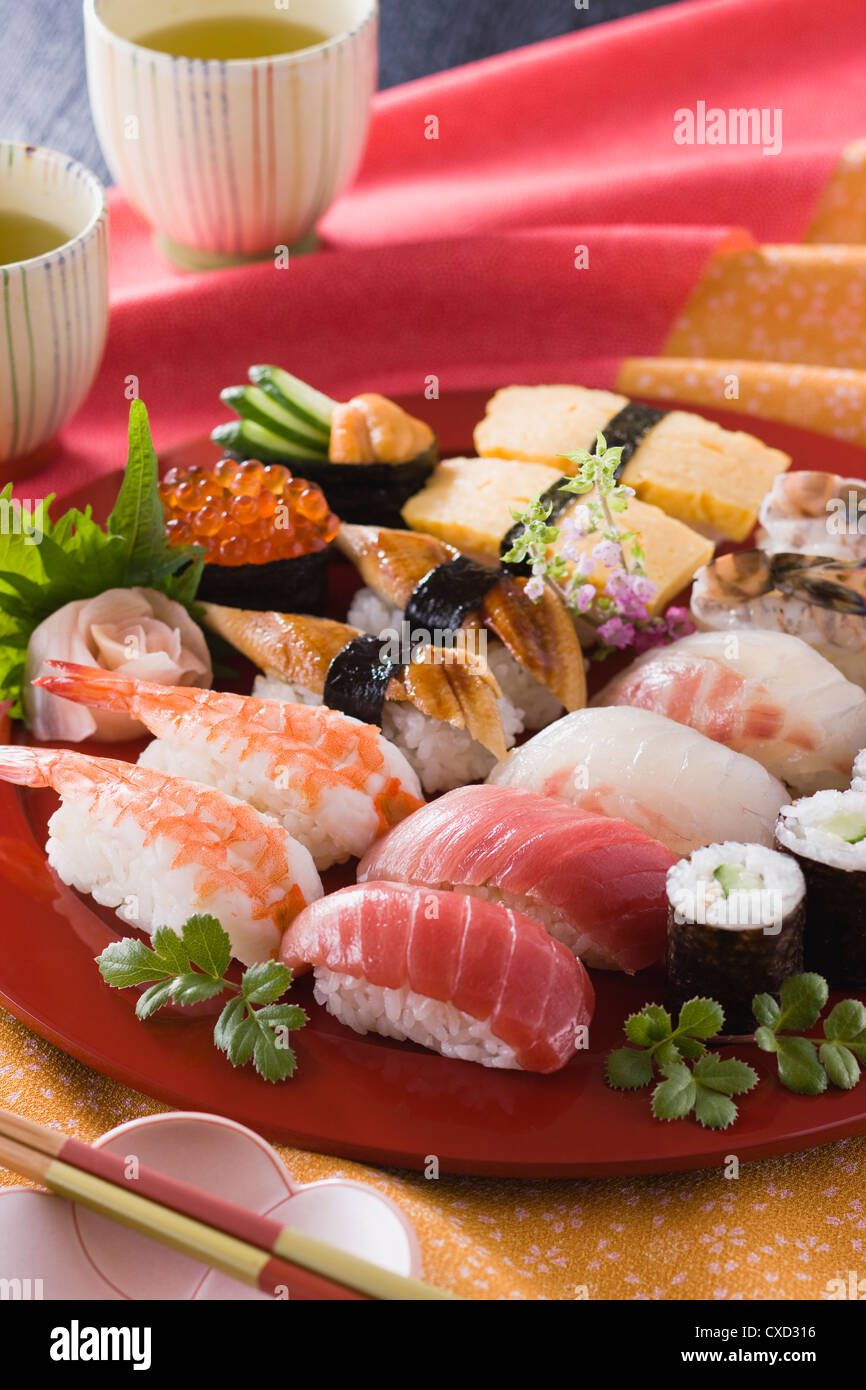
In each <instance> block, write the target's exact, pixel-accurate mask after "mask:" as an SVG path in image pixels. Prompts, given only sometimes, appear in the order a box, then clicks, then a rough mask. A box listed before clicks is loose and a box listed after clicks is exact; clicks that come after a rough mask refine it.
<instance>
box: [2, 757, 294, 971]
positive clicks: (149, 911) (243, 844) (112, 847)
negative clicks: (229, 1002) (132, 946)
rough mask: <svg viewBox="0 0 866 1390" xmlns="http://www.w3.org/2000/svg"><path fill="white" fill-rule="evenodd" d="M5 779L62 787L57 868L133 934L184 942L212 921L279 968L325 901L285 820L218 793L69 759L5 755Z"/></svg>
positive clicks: (247, 960)
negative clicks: (285, 941)
mask: <svg viewBox="0 0 866 1390" xmlns="http://www.w3.org/2000/svg"><path fill="white" fill-rule="evenodd" d="M0 779H2V780H3V781H4V782H15V783H18V784H19V785H20V786H26V787H52V788H53V789H54V791H56V792H57V793H58V794H59V796H60V798H61V805H60V809H59V810H57V811H55V812H54V815H53V816H52V817H51V819H50V821H49V822H48V845H47V850H48V862H49V863H50V864H51V865H52V867H53V868H54V869H55V870H56V872H57V874H58V875H59V877H60V878H61V879H62V880H63V882H64V883H68V884H69V885H70V886H71V887H73V888H77V889H78V890H79V892H82V893H90V894H92V896H93V897H94V898H95V899H96V901H97V902H98V903H102V905H103V906H104V907H112V908H115V909H116V911H117V915H118V917H120V918H122V919H123V921H124V922H129V924H130V925H131V926H133V927H140V928H142V929H143V930H144V931H148V932H153V931H155V930H156V928H157V927H171V929H172V930H173V931H176V932H177V933H178V934H179V933H180V930H181V928H182V926H183V924H184V923H185V922H186V921H187V919H188V918H189V917H192V916H194V915H195V914H196V913H200V912H209V913H212V914H213V916H214V917H218V918H219V920H220V922H221V923H222V925H223V927H224V928H225V930H226V931H227V932H228V935H229V938H230V940H231V946H232V954H233V955H234V956H236V957H237V959H238V960H239V961H241V962H242V963H243V964H244V965H252V964H254V963H255V962H256V961H262V960H269V959H271V958H272V957H273V956H274V955H275V954H276V951H277V948H278V947H279V944H280V938H281V937H282V934H283V932H284V931H285V929H286V927H287V926H288V925H289V923H290V922H291V921H292V919H293V918H294V917H295V916H296V915H297V914H298V912H300V911H301V909H302V908H303V907H305V906H306V905H307V904H308V903H311V902H313V901H315V899H316V898H320V897H321V896H322V884H321V881H320V879H319V875H318V873H317V872H316V866H315V864H314V863H313V860H312V858H311V856H310V853H309V850H306V849H304V846H303V845H301V844H299V843H298V841H297V840H293V839H292V837H291V835H289V834H287V833H286V831H285V830H284V829H283V827H282V826H281V825H280V824H279V822H278V821H275V820H273V819H272V817H270V816H263V815H260V814H259V812H258V811H255V810H253V808H252V806H248V805H247V803H246V802H245V801H239V800H238V799H237V798H236V797H233V796H226V794H225V793H224V792H220V791H216V790H215V789H214V788H213V787H204V786H202V785H201V784H200V783H197V782H187V781H186V780H185V779H184V778H182V777H168V776H166V774H165V773H164V772H157V771H155V770H153V769H152V768H147V767H136V766H135V764H134V763H124V762H118V761H116V760H115V759H114V758H94V757H91V756H90V755H89V754H87V753H75V752H67V751H66V750H64V749H60V748H25V747H5V748H0Z"/></svg>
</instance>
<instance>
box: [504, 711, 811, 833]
mask: <svg viewBox="0 0 866 1390" xmlns="http://www.w3.org/2000/svg"><path fill="white" fill-rule="evenodd" d="M488 781H489V782H492V783H494V784H496V785H497V786H503V787H521V788H523V789H525V790H526V791H533V792H540V793H541V794H542V795H543V796H553V797H558V798H559V799H560V800H561V801H567V802H569V803H570V804H571V805H572V806H577V807H579V808H580V809H581V810H586V811H595V812H597V813H598V814H601V815H605V816H621V817H622V818H623V819H624V820H627V821H631V823H632V825H636V826H637V827H638V828H639V829H640V830H643V831H644V832H645V833H646V834H647V835H651V836H652V837H653V838H654V839H656V840H660V841H661V843H662V844H664V845H667V847H668V849H670V850H671V851H672V852H673V853H674V854H678V855H686V854H691V852H692V850H694V849H697V848H698V847H699V846H700V845H709V844H713V843H715V842H721V841H724V840H740V841H751V842H753V843H755V844H759V845H767V846H768V847H769V846H771V845H772V843H773V829H774V826H775V823H776V817H777V815H778V813H779V808H780V806H782V805H784V803H785V802H786V801H787V800H788V793H787V792H786V790H785V787H784V786H783V785H782V783H781V782H780V781H778V779H777V778H775V777H773V776H772V775H771V774H770V773H769V772H767V770H766V768H763V767H761V765H760V763H756V762H755V760H754V759H753V758H749V757H747V756H746V755H745V754H744V753H735V752H734V751H733V750H732V749H730V748H726V747H725V746H724V744H721V743H714V742H713V740H712V739H710V738H707V737H706V735H705V734H699V733H697V732H696V731H695V730H694V729H690V728H688V727H687V726H686V725H685V724H676V723H674V721H673V720H672V719H666V718H665V717H664V715H661V714H653V713H651V712H650V711H649V710H642V709H630V708H627V707H625V706H611V707H610V708H608V709H585V710H577V711H576V712H575V713H574V714H568V715H566V716H565V718H564V719H560V720H558V721H557V723H556V724H551V725H550V726H549V728H547V729H542V731H541V732H540V733H538V734H535V736H534V737H533V738H531V739H529V740H528V741H527V742H526V743H524V744H523V745H522V747H520V748H517V749H515V751H514V752H513V753H511V754H510V755H509V757H507V758H506V759H505V760H504V761H503V762H501V763H500V764H499V766H498V767H496V768H494V770H493V772H492V773H491V774H490V777H489V778H488Z"/></svg>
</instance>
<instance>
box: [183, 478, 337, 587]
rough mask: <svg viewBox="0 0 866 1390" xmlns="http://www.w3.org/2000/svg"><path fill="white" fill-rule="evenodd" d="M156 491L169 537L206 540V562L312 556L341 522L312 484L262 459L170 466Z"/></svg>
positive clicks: (252, 561)
mask: <svg viewBox="0 0 866 1390" xmlns="http://www.w3.org/2000/svg"><path fill="white" fill-rule="evenodd" d="M159 495H160V498H161V499H162V505H163V510H164V512H165V521H166V527H165V529H166V535H167V536H168V539H169V542H170V543H171V544H173V545H201V546H204V548H205V550H206V552H207V554H206V556H205V560H206V562H209V563H212V564H218V565H263V564H268V563H269V562H270V561H272V560H292V559H295V558H297V557H298V556H299V555H312V554H314V553H315V552H317V551H320V550H324V549H325V548H326V546H328V545H330V543H331V541H332V540H333V539H334V537H335V536H336V534H337V530H338V528H339V525H340V523H339V520H338V518H337V517H336V516H335V515H334V513H333V512H332V511H331V510H330V508H329V506H328V503H327V501H326V499H325V495H324V493H323V492H322V490H321V489H320V488H318V487H316V485H315V484H314V483H310V482H307V481H306V479H304V478H295V477H293V476H292V474H291V473H290V472H289V470H288V468H285V467H283V465H282V464H279V463H271V464H263V463H259V462H258V460H257V459H247V460H246V461H245V462H242V463H239V462H237V461H236V460H234V459H221V460H220V462H219V463H217V464H216V465H215V466H214V467H211V468H204V467H193V468H188V469H184V470H181V469H177V468H172V469H170V470H169V472H168V473H166V475H165V477H164V478H163V479H162V481H161V482H160V485H159Z"/></svg>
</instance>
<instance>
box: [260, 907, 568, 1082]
mask: <svg viewBox="0 0 866 1390" xmlns="http://www.w3.org/2000/svg"><path fill="white" fill-rule="evenodd" d="M280 958H281V960H283V961H285V962H286V964H288V965H289V966H291V968H292V969H293V970H294V971H295V972H299V971H301V970H303V969H305V968H307V967H309V966H312V967H313V970H314V972H315V982H316V983H315V997H316V1000H317V1001H318V1003H320V1004H324V1005H325V1007H326V1008H327V1009H328V1011H329V1013H332V1014H333V1015H334V1016H335V1017H336V1018H338V1019H340V1021H341V1022H342V1023H346V1024H348V1025H349V1027H350V1028H354V1030H355V1032H356V1033H369V1032H376V1033H381V1034H382V1035H383V1036H384V1037H387V1038H401V1039H409V1040H411V1041H412V1042H416V1043H420V1044H421V1046H422V1047H429V1048H431V1049H432V1050H433V1051H434V1052H441V1053H442V1055H443V1056H445V1057H457V1058H461V1059H462V1060H464V1061H468V1062H480V1063H481V1065H482V1066H485V1067H503V1068H510V1069H519V1070H523V1071H535V1072H551V1071H558V1070H559V1068H560V1067H562V1066H564V1065H565V1063H566V1062H567V1061H568V1060H569V1058H570V1057H571V1056H573V1054H574V1051H575V1047H576V1041H577V1037H578V1030H579V1029H580V1028H582V1027H586V1026H587V1025H588V1024H589V1022H590V1020H591V1018H592V1012H593V1007H594V1004H595V996H594V993H593V988H592V984H591V983H590V980H589V977H588V975H587V973H586V971H585V970H584V968H583V966H582V965H581V964H580V962H579V961H577V960H575V958H574V957H573V956H572V955H570V953H569V952H568V951H566V949H565V947H564V946H561V945H560V943H559V942H558V941H554V939H553V938H552V937H550V936H548V934H547V932H546V931H545V930H544V929H543V927H540V926H539V925H538V923H537V922H532V921H530V920H529V918H528V917H525V916H523V915H521V913H519V912H512V911H511V910H510V909H509V908H507V907H503V906H501V905H500V904H498V903H491V902H478V901H476V900H474V899H473V898H469V897H465V896H463V895H462V894H459V893H445V892H438V891H435V890H431V889H429V888H425V889H421V888H412V887H410V886H409V885H407V884H403V883H365V884H358V885H353V886H352V887H350V888H343V889H341V890H340V892H338V893H332V894H331V895H330V896H329V897H327V898H323V899H321V901H320V902H318V903H314V904H313V905H312V906H311V907H308V908H307V909H306V910H305V911H304V912H302V913H301V914H300V916H298V917H296V919H295V921H294V922H293V923H292V925H291V927H290V928H289V929H288V931H287V932H286V934H285V936H284V938H283V944H282V948H281V951H280Z"/></svg>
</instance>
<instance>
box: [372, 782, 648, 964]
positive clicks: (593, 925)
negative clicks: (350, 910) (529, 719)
mask: <svg viewBox="0 0 866 1390" xmlns="http://www.w3.org/2000/svg"><path fill="white" fill-rule="evenodd" d="M674 862H675V859H674V856H673V855H672V854H670V853H669V852H668V850H666V849H665V847H664V845H660V844H658V843H657V842H656V841H655V840H651V839H650V838H649V837H648V836H647V835H644V834H643V833H642V832H641V831H640V830H637V829H636V828H635V827H634V826H633V825H629V824H628V822H627V821H624V820H614V819H612V818H611V817H608V816H598V815H590V814H587V813H585V812H581V811H576V810H574V809H573V807H571V806H566V805H564V804H563V803H562V802H561V801H553V800H550V799H549V798H548V797H544V796H533V795H532V794H531V793H529V792H520V791H515V790H514V789H513V788H511V787H461V788H458V789H457V790H456V791H452V792H449V793H448V794H447V795H446V796H443V797H440V798H439V800H438V801H435V802H433V803H431V804H430V805H429V806H424V807H423V808H422V809H421V810H420V811H416V812H415V814H414V815H413V816H410V817H409V818H408V819H407V820H405V821H403V822H402V823H401V824H400V825H398V826H395V827H394V829H393V830H389V831H388V834H387V835H384V836H383V837H382V839H381V840H378V841H377V842H376V844H375V845H373V847H372V849H371V850H369V851H368V852H367V854H366V855H365V856H364V858H363V859H362V860H361V863H360V864H359V866H358V881H359V882H364V881H366V880H369V879H387V880H391V881H396V882H400V883H414V884H416V885H422V886H423V885H426V886H429V887H431V888H445V887H448V888H454V889H456V890H457V892H459V893H469V894H471V895H472V896H473V897H480V898H487V899H489V900H491V901H493V902H499V903H504V904H505V905H506V906H507V907H510V908H513V909H514V910H515V911H517V912H521V913H524V914H525V915H526V916H527V917H531V918H533V920H534V921H537V922H539V923H540V924H541V925H542V926H543V927H545V928H546V929H547V931H548V932H549V933H550V934H551V936H554V937H555V938H556V939H557V940H558V941H561V942H563V944H564V945H565V946H567V947H568V949H569V950H570V951H572V952H573V953H574V955H576V956H579V957H580V958H581V960H583V961H584V963H585V964H586V965H589V966H595V967H597V968H598V969H600V970H624V971H625V972H626V973H627V974H633V973H634V971H635V970H642V969H643V968H644V966H646V965H651V964H652V963H653V961H656V960H658V959H659V957H660V956H661V955H662V953H663V951H664V946H665V931H666V927H667V897H666V889H665V875H666V874H667V871H668V869H669V868H670V867H671V865H672V864H673V863H674Z"/></svg>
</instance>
